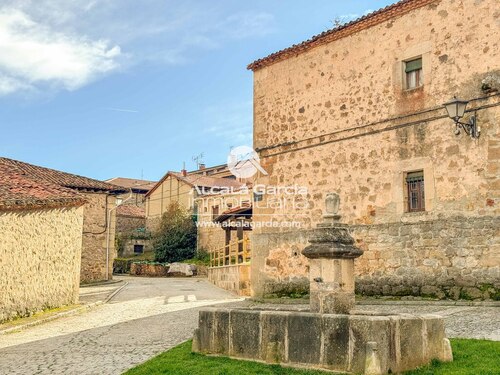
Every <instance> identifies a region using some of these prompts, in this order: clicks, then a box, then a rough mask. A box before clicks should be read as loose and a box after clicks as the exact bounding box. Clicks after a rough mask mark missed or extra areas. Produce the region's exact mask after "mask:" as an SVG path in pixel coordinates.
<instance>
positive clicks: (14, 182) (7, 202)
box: [0, 158, 85, 211]
mask: <svg viewBox="0 0 500 375" xmlns="http://www.w3.org/2000/svg"><path fill="white" fill-rule="evenodd" d="M84 203H85V199H84V198H83V197H82V196H81V195H80V194H78V193H76V192H75V191H73V190H71V189H68V188H64V187H61V186H58V185H55V184H52V183H50V182H47V181H37V180H34V179H32V178H31V177H30V176H26V175H25V174H23V173H22V172H19V170H18V169H17V168H15V167H13V166H12V164H10V163H5V162H4V159H3V158H0V210H1V211H6V210H7V211H10V210H23V209H34V208H50V207H67V206H80V205H82V204H84Z"/></svg>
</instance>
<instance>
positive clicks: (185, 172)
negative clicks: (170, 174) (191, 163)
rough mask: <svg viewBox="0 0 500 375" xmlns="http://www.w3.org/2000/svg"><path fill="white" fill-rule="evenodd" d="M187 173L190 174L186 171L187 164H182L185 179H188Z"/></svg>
mask: <svg viewBox="0 0 500 375" xmlns="http://www.w3.org/2000/svg"><path fill="white" fill-rule="evenodd" d="M187 173H188V171H187V170H186V163H185V162H183V163H182V169H181V174H182V175H183V176H184V177H186V176H187Z"/></svg>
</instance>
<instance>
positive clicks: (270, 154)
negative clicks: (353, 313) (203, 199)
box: [249, 0, 500, 299]
mask: <svg viewBox="0 0 500 375" xmlns="http://www.w3.org/2000/svg"><path fill="white" fill-rule="evenodd" d="M499 40H500V18H499V11H498V2H497V1H495V0H460V1H459V0H403V1H400V2H398V3H396V4H394V5H391V6H388V7H386V8H383V9H381V10H379V11H376V12H373V13H370V14H368V15H366V16H364V17H361V18H360V19H357V20H355V21H352V22H349V23H347V24H345V25H342V26H339V27H336V28H334V29H332V30H329V31H325V32H323V33H321V34H319V35H317V36H314V37H312V38H311V39H309V40H307V41H305V42H303V43H300V44H297V45H294V46H292V47H290V48H287V49H284V50H282V51H279V52H276V53H273V54H271V55H269V56H267V57H265V58H263V59H260V60H257V61H255V62H253V63H252V64H250V65H249V69H251V70H252V71H253V73H254V148H255V149H256V150H257V151H258V153H259V156H260V159H261V165H262V167H263V168H264V169H265V170H266V171H267V172H268V175H267V176H264V175H260V176H259V177H258V178H257V180H256V182H255V183H256V184H264V185H275V186H277V185H279V186H292V185H299V186H303V187H305V188H306V189H307V193H306V194H303V195H302V197H301V199H298V201H295V199H296V198H297V197H290V196H286V194H283V193H281V194H280V195H279V197H278V198H283V200H285V201H286V200H287V201H288V203H289V205H287V206H286V207H283V206H273V205H270V204H269V202H270V201H272V200H273V199H276V198H277V197H274V196H271V195H269V194H268V195H265V196H264V197H263V199H262V201H261V202H258V204H257V203H256V202H254V206H253V221H254V223H256V222H264V221H267V220H270V219H269V218H270V217H271V218H272V221H274V222H275V223H277V224H287V223H289V222H291V221H297V222H299V223H300V229H293V230H291V229H290V228H288V227H287V226H286V225H284V226H283V227H279V226H276V227H275V226H272V227H271V226H261V227H256V228H254V231H253V240H252V264H251V283H252V285H251V286H252V289H253V294H254V295H257V296H262V295H271V294H287V293H300V292H304V293H305V292H307V289H308V281H307V275H308V261H307V259H306V258H305V257H304V256H303V255H302V254H301V252H302V250H303V249H304V247H305V246H306V245H307V243H308V239H309V238H310V237H311V229H312V228H314V227H315V226H316V224H318V223H319V222H321V221H322V212H323V210H324V199H325V197H326V194H327V193H329V192H335V193H338V194H339V196H340V202H341V203H340V214H341V222H343V223H346V224H349V225H350V228H351V232H352V235H353V236H354V237H355V239H356V241H357V245H358V246H360V247H361V248H362V249H363V250H364V255H363V256H362V257H361V258H359V259H358V261H357V262H356V274H357V280H356V287H357V292H360V293H365V294H370V295H421V296H432V297H439V298H445V297H448V298H467V299H475V298H494V299H498V298H500V297H499V296H500V294H499V292H500V242H499V241H500V236H499V230H500V218H499V215H498V214H499V212H500V195H499V193H500V178H499V171H500V165H499V162H500V137H499V134H500V126H499V122H500V95H499V92H498V89H499V81H500V60H499V59H498V56H499V53H500V44H499ZM454 96H456V97H458V98H460V99H464V100H465V101H467V106H466V110H465V112H463V106H462V107H459V108H458V113H457V114H454V113H449V112H448V111H447V110H446V109H445V107H444V106H443V104H444V103H448V102H450V101H451V100H452V99H453V97H454ZM456 104H459V105H460V104H461V103H460V102H457V103H456ZM454 108H455V109H456V107H454ZM460 112H462V113H460ZM450 116H451V117H453V118H450ZM473 116H474V118H472V117H473ZM474 120H476V123H477V126H478V128H477V129H474V128H473V127H470V126H469V124H471V123H473V121H474ZM461 123H462V124H464V125H461ZM466 130H467V131H468V132H469V133H472V134H470V135H469V134H467V132H466ZM471 130H472V131H471ZM479 131H480V132H479ZM303 200H305V203H306V204H305V205H304V204H302V203H303V202H302V201H303Z"/></svg>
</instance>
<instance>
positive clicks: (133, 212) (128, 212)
mask: <svg viewBox="0 0 500 375" xmlns="http://www.w3.org/2000/svg"><path fill="white" fill-rule="evenodd" d="M116 215H117V216H128V217H139V218H145V217H146V211H145V210H144V208H143V207H137V206H133V205H127V204H123V205H121V206H118V208H117V209H116Z"/></svg>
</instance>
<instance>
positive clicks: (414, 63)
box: [404, 57, 424, 90]
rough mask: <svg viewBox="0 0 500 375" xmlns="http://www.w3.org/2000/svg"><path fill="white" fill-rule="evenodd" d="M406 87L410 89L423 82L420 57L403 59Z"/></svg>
mask: <svg viewBox="0 0 500 375" xmlns="http://www.w3.org/2000/svg"><path fill="white" fill-rule="evenodd" d="M404 64H405V74H406V79H405V81H406V89H407V90H411V89H414V88H417V87H420V86H422V85H423V84H424V76H423V74H422V58H421V57H419V58H418V59H413V60H409V61H405V63H404Z"/></svg>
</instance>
